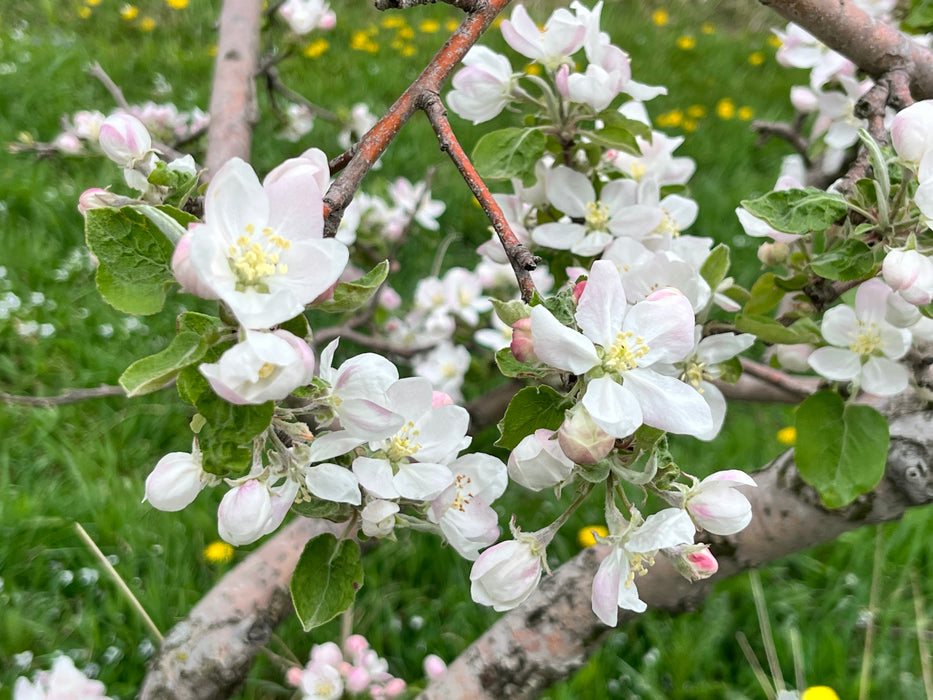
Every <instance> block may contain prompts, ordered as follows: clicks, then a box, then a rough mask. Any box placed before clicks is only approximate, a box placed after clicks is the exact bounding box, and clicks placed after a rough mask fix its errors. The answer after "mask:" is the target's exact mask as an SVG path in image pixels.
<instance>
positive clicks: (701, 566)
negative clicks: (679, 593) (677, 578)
mask: <svg viewBox="0 0 933 700" xmlns="http://www.w3.org/2000/svg"><path fill="white" fill-rule="evenodd" d="M663 553H664V555H665V556H666V557H668V558H669V559H670V560H671V562H672V563H673V564H674V568H676V569H677V571H678V573H679V574H680V575H681V576H683V577H684V578H685V579H687V580H688V581H701V580H703V579H705V578H709V577H710V576H712V575H713V574H715V573H716V572H717V571H718V570H719V562H718V561H716V557H714V556H713V553H712V552H710V551H709V545H706V544H684V545H680V546H679V547H672V548H670V549H665V550H663Z"/></svg>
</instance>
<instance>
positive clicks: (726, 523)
mask: <svg viewBox="0 0 933 700" xmlns="http://www.w3.org/2000/svg"><path fill="white" fill-rule="evenodd" d="M757 485H758V484H756V483H755V480H754V479H752V477H750V476H749V475H748V474H746V473H745V472H742V471H739V470H737V469H729V470H726V471H721V472H716V473H715V474H710V475H709V476H708V477H706V478H705V479H703V481H701V482H700V483H699V484H697V485H696V486H694V487H693V488H692V489H690V491H689V492H688V493H687V495H686V498H685V500H684V505H685V507H686V508H687V512H689V513H690V517H691V518H693V521H694V522H695V523H696V524H697V525H698V526H699V527H701V528H703V529H704V530H706V531H707V532H711V533H712V534H714V535H734V534H735V533H736V532H739V531H740V530H743V529H744V528H745V526H746V525H748V524H749V522H751V519H752V505H751V503H749V502H748V499H747V498H746V497H745V496H744V495H743V494H742V493H740V492H739V491H738V489H736V488H735V487H736V486H757Z"/></svg>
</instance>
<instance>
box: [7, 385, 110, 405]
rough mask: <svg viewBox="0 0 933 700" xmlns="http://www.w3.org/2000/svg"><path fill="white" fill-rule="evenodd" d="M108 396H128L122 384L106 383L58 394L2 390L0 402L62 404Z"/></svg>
mask: <svg viewBox="0 0 933 700" xmlns="http://www.w3.org/2000/svg"><path fill="white" fill-rule="evenodd" d="M106 396H126V391H124V390H123V387H122V386H111V385H104V386H99V387H95V388H93V389H68V390H66V391H64V392H63V393H61V394H59V395H57V396H18V395H16V394H7V393H6V392H4V391H0V403H12V404H17V405H20V406H37V407H39V408H47V407H49V406H62V405H64V404H69V403H78V402H79V401H86V400H87V399H100V398H104V397H106Z"/></svg>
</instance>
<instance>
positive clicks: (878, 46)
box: [759, 0, 933, 100]
mask: <svg viewBox="0 0 933 700" xmlns="http://www.w3.org/2000/svg"><path fill="white" fill-rule="evenodd" d="M759 2H760V3H761V4H762V5H766V6H767V7H770V8H771V9H772V10H774V11H775V12H777V13H778V14H779V15H781V16H782V17H784V18H785V19H788V20H790V21H791V22H794V23H795V24H799V25H800V26H801V27H803V28H804V29H806V30H807V31H808V32H810V33H811V34H812V35H813V36H815V37H816V38H817V39H819V40H820V41H822V42H823V43H824V44H826V45H827V46H828V47H829V48H831V49H833V50H835V51H837V52H839V53H841V54H842V55H843V56H845V57H846V58H848V59H849V60H850V61H852V62H853V63H855V64H856V65H857V66H858V67H859V68H861V69H862V70H863V71H865V72H866V73H868V74H869V75H871V76H872V77H873V78H875V79H880V78H881V77H882V76H883V75H885V74H886V73H891V72H892V71H903V72H904V73H905V74H906V75H908V76H910V89H911V92H912V93H913V97H914V99H917V100H923V99H928V98H933V53H931V52H930V51H929V50H928V49H925V48H923V47H922V46H920V45H919V44H917V43H915V42H913V41H911V40H910V39H909V38H908V37H906V36H905V35H903V34H901V33H900V32H899V31H897V29H895V28H894V27H892V26H890V25H888V24H886V23H884V22H882V21H880V20H875V19H873V18H871V17H869V16H868V15H867V14H866V13H865V12H863V11H862V10H860V9H859V8H858V7H857V6H856V4H855V3H853V2H844V1H843V0H759Z"/></svg>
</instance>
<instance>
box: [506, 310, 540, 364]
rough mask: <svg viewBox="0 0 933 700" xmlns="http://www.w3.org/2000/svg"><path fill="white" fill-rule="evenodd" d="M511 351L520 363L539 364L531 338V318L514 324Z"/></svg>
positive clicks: (519, 320) (521, 319) (522, 319)
mask: <svg viewBox="0 0 933 700" xmlns="http://www.w3.org/2000/svg"><path fill="white" fill-rule="evenodd" d="M509 350H511V351H512V355H513V356H514V357H515V359H516V360H518V361H519V362H537V361H538V356H537V355H535V345H534V341H533V340H532V338H531V318H520V319H518V320H517V321H516V322H515V323H513V324H512V342H511V344H510V345H509Z"/></svg>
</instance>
